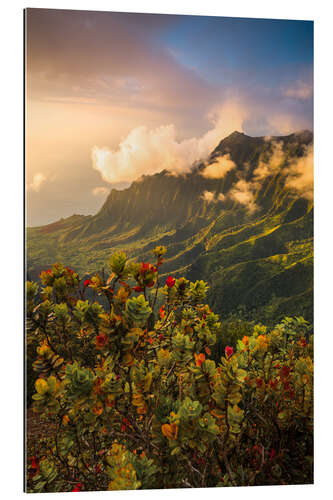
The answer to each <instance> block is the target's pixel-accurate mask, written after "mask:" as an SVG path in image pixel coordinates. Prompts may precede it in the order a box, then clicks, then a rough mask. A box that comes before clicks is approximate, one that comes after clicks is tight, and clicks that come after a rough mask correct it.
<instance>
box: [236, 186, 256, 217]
mask: <svg viewBox="0 0 333 500" xmlns="http://www.w3.org/2000/svg"><path fill="white" fill-rule="evenodd" d="M253 188H254V185H253V184H252V183H250V182H246V181H245V180H244V179H240V180H239V181H238V182H237V183H236V184H235V186H234V187H233V188H232V189H231V190H230V192H229V196H230V197H231V198H232V199H233V200H235V201H237V202H238V203H240V204H241V205H245V206H246V207H247V209H248V210H249V212H254V211H255V210H256V209H257V206H256V204H255V201H254V193H253Z"/></svg>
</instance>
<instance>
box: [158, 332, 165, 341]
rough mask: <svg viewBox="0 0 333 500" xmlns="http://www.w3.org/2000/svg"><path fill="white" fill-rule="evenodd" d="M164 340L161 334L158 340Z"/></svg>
mask: <svg viewBox="0 0 333 500" xmlns="http://www.w3.org/2000/svg"><path fill="white" fill-rule="evenodd" d="M163 339H164V335H162V333H161V334H160V335H159V336H158V340H160V341H162V340H163Z"/></svg>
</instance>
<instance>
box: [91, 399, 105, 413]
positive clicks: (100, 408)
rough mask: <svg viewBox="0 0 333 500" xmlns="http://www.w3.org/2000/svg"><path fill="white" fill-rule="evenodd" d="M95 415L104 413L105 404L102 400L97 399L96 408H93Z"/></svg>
mask: <svg viewBox="0 0 333 500" xmlns="http://www.w3.org/2000/svg"><path fill="white" fill-rule="evenodd" d="M91 411H92V412H93V414H94V415H96V416H97V417H98V416H99V415H101V414H102V413H103V405H102V403H101V402H100V401H97V404H96V406H95V407H94V408H92V410H91Z"/></svg>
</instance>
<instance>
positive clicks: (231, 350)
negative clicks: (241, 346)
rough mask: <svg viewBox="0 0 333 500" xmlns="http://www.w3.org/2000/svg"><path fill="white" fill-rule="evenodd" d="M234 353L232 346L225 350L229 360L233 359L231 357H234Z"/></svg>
mask: <svg viewBox="0 0 333 500" xmlns="http://www.w3.org/2000/svg"><path fill="white" fill-rule="evenodd" d="M233 353H234V349H233V347H230V346H228V345H227V347H226V348H225V355H226V358H227V359H229V358H231V356H232V355H233Z"/></svg>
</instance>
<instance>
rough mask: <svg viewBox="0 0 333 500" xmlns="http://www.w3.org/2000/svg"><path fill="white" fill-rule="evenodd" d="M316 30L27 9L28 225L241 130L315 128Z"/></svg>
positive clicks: (184, 162) (183, 162)
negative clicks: (313, 125) (314, 76)
mask: <svg viewBox="0 0 333 500" xmlns="http://www.w3.org/2000/svg"><path fill="white" fill-rule="evenodd" d="M312 121H313V23H312V22H310V21H276V20H260V19H239V18H238V19H233V18H217V17H196V16H171V15H168V16H166V15H156V14H151V15H147V14H122V13H111V12H88V11H65V10H48V9H28V10H27V15H26V185H27V219H28V220H27V223H28V225H29V226H31V225H32V226H36V225H40V224H46V223H49V222H52V221H55V220H58V219H59V218H61V217H67V216H70V215H72V214H74V213H76V214H94V213H96V212H97V210H99V208H100V207H101V206H102V204H103V202H104V200H105V198H106V196H107V194H108V192H109V191H110V189H111V188H112V187H116V188H123V187H125V186H127V185H128V184H129V183H130V182H131V181H132V180H134V179H137V178H139V177H140V176H141V175H143V174H152V173H155V172H158V171H160V170H163V169H164V168H167V169H170V170H172V171H174V172H175V173H181V172H184V171H186V170H188V169H189V168H190V166H191V164H192V163H193V162H194V161H196V160H198V159H204V158H205V156H207V155H208V154H209V153H210V152H211V150H212V149H213V148H214V147H215V146H216V145H217V143H218V142H219V141H220V140H221V139H222V138H223V137H224V136H225V135H227V134H228V133H230V132H233V131H234V130H239V131H243V132H245V133H247V134H249V135H280V134H288V133H291V132H293V131H296V130H301V129H305V128H308V129H312Z"/></svg>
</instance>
